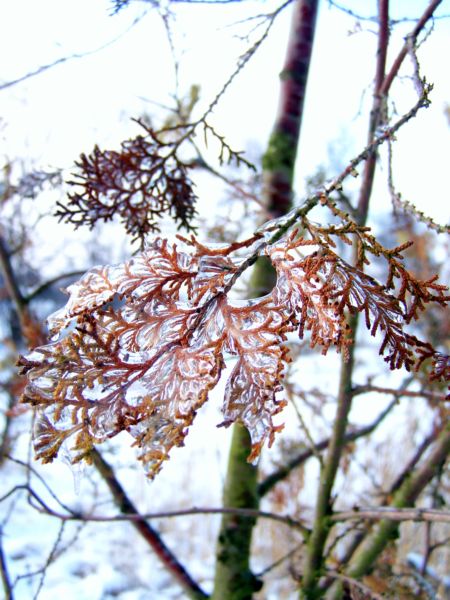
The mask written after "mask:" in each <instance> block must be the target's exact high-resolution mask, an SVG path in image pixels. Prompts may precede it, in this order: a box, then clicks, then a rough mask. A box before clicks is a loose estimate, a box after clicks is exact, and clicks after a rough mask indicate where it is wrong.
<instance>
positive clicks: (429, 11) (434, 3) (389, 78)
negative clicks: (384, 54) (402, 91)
mask: <svg viewBox="0 0 450 600" xmlns="http://www.w3.org/2000/svg"><path fill="white" fill-rule="evenodd" d="M441 2H442V0H431V2H430V4H429V5H428V7H427V8H426V10H425V12H424V13H423V15H422V16H421V17H420V19H419V20H418V21H417V24H416V26H415V27H414V29H413V30H412V31H411V33H410V34H409V35H408V36H407V38H406V41H405V43H404V45H403V48H402V49H401V50H400V52H399V54H398V56H397V58H396V59H395V60H394V62H393V64H392V67H391V69H390V71H389V73H388V74H387V75H386V77H385V78H384V81H383V82H382V85H381V86H380V88H379V94H380V96H386V94H387V93H388V92H389V89H390V87H391V85H392V82H393V81H394V79H395V78H396V76H397V74H398V71H399V69H400V67H401V65H402V63H403V61H404V60H405V57H406V55H407V54H408V49H409V48H410V44H411V41H412V42H415V40H416V39H417V36H418V35H419V33H420V32H421V31H422V29H423V28H424V27H425V25H426V24H427V23H428V21H429V20H430V19H431V17H432V16H433V13H434V12H435V10H436V9H437V7H438V6H439V4H441Z"/></svg>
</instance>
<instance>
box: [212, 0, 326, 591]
mask: <svg viewBox="0 0 450 600" xmlns="http://www.w3.org/2000/svg"><path fill="white" fill-rule="evenodd" d="M317 7H318V0H298V1H297V2H296V3H295V5H294V7H293V14H292V26H291V35H290V38H289V43H288V48H287V53H286V59H285V64H284V68H283V71H282V73H281V75H280V80H281V89H280V101H279V109H278V115H277V118H276V121H275V124H274V127H273V130H272V134H271V136H270V140H269V144H268V148H267V151H266V153H265V155H264V156H263V180H264V191H263V194H264V203H265V205H266V206H267V209H268V213H269V216H270V217H271V218H274V217H279V216H281V215H284V214H285V213H287V212H288V211H289V210H290V208H291V206H292V195H293V193H292V188H293V178H294V167H295V162H296V159H297V148H298V140H299V135H300V127H301V122H302V117H303V105H304V99H305V93H306V83H307V79H308V71H309V65H310V62H311V53H312V46H313V40H314V32H315V25H316V17H317ZM274 283H275V276H274V269H273V267H272V266H271V265H270V264H268V262H265V261H263V260H259V261H258V262H257V263H256V265H255V268H254V272H253V275H252V280H251V284H250V288H251V290H250V291H251V294H252V295H253V296H254V295H258V296H259V295H263V294H265V293H267V292H268V291H270V289H271V288H272V286H273V285H274ZM250 447H251V446H250V438H249V434H248V432H247V430H246V429H245V428H244V427H242V426H241V425H236V426H234V431H233V437H232V443H231V450H230V455H229V463H228V472H227V478H226V483H225V493H224V500H223V501H224V506H230V507H231V506H232V507H234V508H258V506H259V495H258V486H257V485H258V482H257V468H256V467H255V466H253V465H249V464H248V463H247V456H248V455H249V454H250ZM254 524H255V521H254V520H250V519H242V518H239V517H230V516H229V515H224V517H223V519H222V523H221V528H220V533H219V539H218V544H217V564H216V573H215V582H214V593H213V599H214V600H247V599H250V598H252V596H253V593H254V592H255V591H257V590H258V589H259V588H260V587H261V582H259V581H258V580H257V579H256V578H255V577H254V576H253V575H252V573H251V571H250V567H249V560H250V547H251V537H252V531H253V527H254Z"/></svg>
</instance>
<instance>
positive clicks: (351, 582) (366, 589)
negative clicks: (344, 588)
mask: <svg viewBox="0 0 450 600" xmlns="http://www.w3.org/2000/svg"><path fill="white" fill-rule="evenodd" d="M326 575H327V576H328V577H333V578H334V579H339V580H340V581H343V582H344V583H348V584H349V585H350V586H354V587H356V588H358V589H360V590H361V591H362V592H364V594H366V595H367V596H368V597H369V598H371V600H384V598H383V596H380V594H377V593H376V592H374V591H373V590H372V589H370V587H368V586H367V585H365V584H364V583H362V582H361V581H358V580H357V579H353V578H352V577H347V576H346V575H342V573H338V572H337V571H328V570H327V572H326Z"/></svg>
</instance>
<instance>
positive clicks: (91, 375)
mask: <svg viewBox="0 0 450 600" xmlns="http://www.w3.org/2000/svg"><path fill="white" fill-rule="evenodd" d="M184 241H186V240H184ZM250 245H251V244H250V242H249V243H246V242H245V243H241V244H232V245H231V246H230V247H229V248H228V249H227V248H217V247H213V246H211V247H209V246H205V245H201V244H199V243H198V242H197V241H196V240H195V239H192V240H190V241H188V243H187V245H186V247H185V248H183V249H180V248H179V247H178V246H177V245H176V244H170V243H169V242H168V241H167V240H164V239H161V238H157V239H155V240H154V241H153V243H152V244H150V245H149V246H148V247H147V248H146V249H145V250H144V251H143V252H142V253H141V254H139V255H138V256H136V257H135V258H133V259H131V260H129V261H127V262H124V263H123V264H120V265H115V266H105V267H96V268H94V269H92V270H91V271H89V272H88V273H87V274H86V275H84V277H82V278H81V279H80V280H79V281H78V283H75V284H74V285H72V286H70V287H69V289H68V293H69V300H68V302H67V304H66V306H65V308H63V309H62V310H61V311H58V312H57V313H56V314H55V315H53V316H52V317H50V319H49V326H50V330H51V332H52V334H53V335H54V336H55V337H56V336H59V338H58V337H56V339H54V341H53V342H52V343H50V344H47V345H44V346H40V347H38V348H36V349H35V350H34V351H33V352H32V353H31V354H30V355H29V356H28V357H22V358H21V359H20V361H19V364H20V365H21V366H22V371H23V372H24V373H26V374H27V375H28V385H27V386H26V388H25V391H24V394H23V401H24V402H28V403H30V404H32V405H34V406H35V407H36V409H37V412H38V419H37V426H36V431H35V436H34V444H35V450H36V455H37V457H38V458H41V459H42V460H43V461H44V462H48V461H51V460H53V458H54V457H55V456H56V455H57V454H58V451H59V449H60V448H61V446H62V445H64V446H65V447H66V448H67V450H68V451H69V452H70V453H71V455H72V460H73V461H77V460H80V459H83V458H85V459H87V460H89V455H90V451H91V449H92V447H93V445H94V444H99V443H101V442H103V441H104V440H106V439H109V438H112V437H114V436H115V435H117V434H118V433H120V432H122V431H127V432H128V433H129V434H130V435H131V436H132V437H133V438H134V445H136V446H137V447H138V453H139V458H140V459H141V460H142V462H143V463H144V465H145V467H146V470H147V472H148V474H149V476H150V477H152V476H154V475H155V474H156V473H157V472H158V471H159V469H160V468H161V466H162V463H163V462H164V461H165V460H166V459H167V458H168V457H169V453H170V450H171V448H172V447H174V446H181V445H182V444H183V440H184V437H185V436H186V433H187V431H188V428H189V426H190V425H191V423H192V421H193V419H194V417H195V414H196V412H197V410H198V409H199V408H200V407H201V406H202V404H203V403H204V402H205V401H206V400H207V397H208V393H209V391H210V390H211V389H213V388H214V387H215V385H216V384H217V382H218V381H219V378H220V376H221V372H222V370H223V369H224V365H225V361H224V355H228V356H230V355H231V356H232V357H235V359H236V362H235V366H234V368H233V369H232V371H231V373H230V375H229V377H228V381H227V384H226V387H225V397H224V404H223V408H222V412H223V422H222V423H221V425H225V426H228V425H230V424H231V423H234V422H240V423H242V424H243V425H245V426H246V427H247V429H248V431H249V433H250V436H251V439H252V451H251V454H250V457H249V460H254V459H256V458H257V457H258V455H259V452H260V450H261V447H262V446H263V444H264V443H266V442H268V444H269V445H270V444H271V443H272V442H273V439H274V434H275V433H276V432H277V431H278V430H279V429H281V426H279V425H278V426H277V425H275V424H274V422H273V417H274V416H275V415H276V414H277V413H279V412H280V411H281V410H282V408H283V406H284V404H285V403H284V401H283V400H282V399H280V398H278V397H277V394H278V392H279V391H280V390H281V388H282V378H283V369H284V366H285V364H286V362H287V361H288V360H289V358H288V353H287V349H286V347H285V345H284V342H285V340H286V334H287V333H288V332H292V331H294V330H297V331H298V334H299V335H300V337H303V336H304V335H305V334H306V332H309V334H310V339H311V345H312V346H316V345H317V346H319V347H321V349H322V352H323V353H326V352H327V351H328V350H329V348H330V347H335V348H336V349H337V350H338V351H341V352H343V353H344V355H345V354H346V353H347V352H348V346H349V344H350V343H351V339H350V333H351V332H350V331H349V326H348V324H347V315H348V314H349V313H350V314H351V313H355V312H361V313H364V315H365V321H366V325H367V327H368V328H369V329H370V331H371V333H372V334H373V335H375V333H376V332H377V331H378V330H380V331H381V333H382V335H383V341H382V344H381V349H380V353H382V354H386V356H385V360H386V361H387V362H388V363H389V365H390V367H391V368H398V367H401V366H404V367H406V368H407V369H410V368H411V367H413V366H417V365H418V364H420V362H421V361H422V360H423V359H424V358H428V357H430V356H433V350H432V348H431V347H430V346H429V345H427V344H424V343H419V341H418V340H416V339H415V338H413V337H412V336H409V335H407V334H406V333H405V332H404V331H403V322H404V321H405V320H406V319H405V315H404V313H403V312H402V309H401V302H399V300H398V299H397V298H396V297H395V296H394V295H393V294H392V293H390V292H389V291H388V290H387V289H386V288H385V287H384V286H382V285H380V284H378V283H377V282H376V281H375V280H373V279H372V278H371V277H369V276H367V275H366V274H364V273H363V272H361V271H360V270H358V269H356V268H354V267H352V266H350V265H348V264H347V263H345V262H344V261H343V260H342V259H340V258H339V257H338V256H337V255H336V254H334V253H333V252H332V251H331V250H330V249H328V248H323V247H322V248H319V251H314V250H315V248H314V246H313V245H312V244H311V241H305V240H303V239H301V238H296V237H295V236H294V235H292V236H290V237H288V238H287V239H285V240H282V241H280V242H278V243H277V244H276V245H273V246H267V247H266V248H265V251H266V254H267V256H269V258H270V260H271V261H272V263H273V265H274V267H275V269H276V271H277V283H276V285H275V287H274V288H273V290H272V292H271V293H270V294H268V295H266V296H264V297H262V298H256V299H252V300H247V301H242V302H240V303H236V302H234V303H233V302H231V301H230V300H229V299H228V297H227V292H228V289H229V288H230V286H231V285H232V284H233V283H234V280H235V279H236V278H237V277H238V276H239V274H240V273H241V271H243V270H244V268H245V267H246V266H248V265H250V264H252V262H253V259H252V260H250V259H249V258H251V257H252V249H251V247H250ZM247 247H249V249H248V250H247V256H246V257H244V258H242V256H241V257H240V258H231V257H230V256H229V254H230V253H231V252H233V251H235V250H237V249H240V250H242V249H243V248H247ZM260 250H261V247H260ZM305 250H306V252H305ZM302 252H304V253H305V255H303V254H302ZM69 325H71V327H69ZM445 360H446V359H444V357H442V358H439V361H438V364H437V365H436V369H435V372H436V377H441V376H442V375H443V374H445V373H446V372H447V371H448V367H447V365H448V363H447V362H445Z"/></svg>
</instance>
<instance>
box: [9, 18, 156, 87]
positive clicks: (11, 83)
mask: <svg viewBox="0 0 450 600" xmlns="http://www.w3.org/2000/svg"><path fill="white" fill-rule="evenodd" d="M145 14H146V13H143V14H142V15H139V16H138V17H136V18H135V19H134V20H133V22H132V23H131V25H130V26H129V27H127V29H125V31H122V33H120V34H119V35H118V36H116V37H115V38H113V39H112V40H109V42H106V44H103V45H101V46H99V47H98V48H95V49H94V50H87V51H86V52H78V53H75V54H71V55H69V56H61V57H60V58H58V59H56V60H55V61H53V62H51V63H48V64H46V65H41V66H40V67H38V68H37V69H35V70H34V71H30V72H29V73H26V74H25V75H21V76H20V77H17V78H16V79H12V80H11V81H7V82H5V83H2V84H0V92H1V91H2V90H6V89H7V88H10V87H12V86H14V85H17V84H19V83H23V82H24V81H27V80H28V79H31V78H32V77H36V75H41V74H42V73H45V71H48V70H49V69H53V67H57V66H58V65H62V64H64V63H66V62H68V61H71V60H74V59H79V58H85V57H86V56H91V55H92V54H97V53H98V52H101V51H102V50H105V49H106V48H109V47H110V46H112V45H113V44H115V43H116V42H118V41H119V40H120V39H122V37H123V36H124V35H126V34H127V33H128V32H129V31H131V29H133V27H134V26H135V25H137V24H138V23H139V21H141V19H142V18H143V17H144V16H145Z"/></svg>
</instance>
